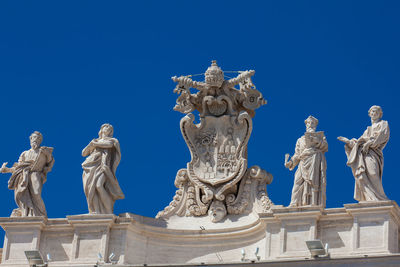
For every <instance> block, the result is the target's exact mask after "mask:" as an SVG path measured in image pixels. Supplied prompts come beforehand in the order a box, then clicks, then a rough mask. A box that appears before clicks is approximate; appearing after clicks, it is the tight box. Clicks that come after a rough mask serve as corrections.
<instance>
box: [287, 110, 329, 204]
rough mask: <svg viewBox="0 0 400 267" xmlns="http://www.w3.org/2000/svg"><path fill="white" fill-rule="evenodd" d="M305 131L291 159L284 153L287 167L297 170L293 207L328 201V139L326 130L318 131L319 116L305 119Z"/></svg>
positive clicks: (292, 200)
mask: <svg viewBox="0 0 400 267" xmlns="http://www.w3.org/2000/svg"><path fill="white" fill-rule="evenodd" d="M304 123H305V125H306V132H305V133H304V135H303V136H302V137H300V138H299V139H298V140H297V142H296V148H295V153H294V155H293V156H292V158H291V159H290V160H288V159H289V154H286V155H285V167H286V168H288V169H289V170H293V169H294V168H295V167H296V166H298V167H297V170H296V173H295V176H294V183H293V189H292V198H291V201H290V204H289V206H290V207H298V206H309V205H310V206H322V207H325V202H326V160H325V155H324V154H325V152H327V151H328V143H327V141H326V137H325V135H324V132H316V129H317V125H318V120H317V119H316V118H314V117H313V116H309V117H308V118H307V119H306V120H305V121H304Z"/></svg>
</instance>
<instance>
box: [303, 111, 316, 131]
mask: <svg viewBox="0 0 400 267" xmlns="http://www.w3.org/2000/svg"><path fill="white" fill-rule="evenodd" d="M304 123H305V124H306V130H307V132H315V130H316V129H317V125H318V119H317V118H314V117H313V116H311V115H310V116H308V118H307V119H306V120H305V121H304Z"/></svg>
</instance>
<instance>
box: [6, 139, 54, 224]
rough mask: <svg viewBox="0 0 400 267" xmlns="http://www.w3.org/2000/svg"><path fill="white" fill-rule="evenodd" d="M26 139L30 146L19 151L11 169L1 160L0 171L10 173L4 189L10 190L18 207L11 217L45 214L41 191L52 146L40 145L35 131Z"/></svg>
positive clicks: (52, 161) (50, 167)
mask: <svg viewBox="0 0 400 267" xmlns="http://www.w3.org/2000/svg"><path fill="white" fill-rule="evenodd" d="M29 139H30V144H31V149H29V150H26V151H24V152H22V154H21V156H20V157H19V160H18V162H16V163H14V165H13V166H12V168H7V162H5V163H3V165H2V167H1V169H0V172H1V173H12V175H11V177H10V180H9V181H8V188H9V189H11V190H14V197H15V202H16V203H17V206H18V208H17V209H14V210H13V212H12V214H11V217H25V216H47V213H46V207H45V205H44V202H43V199H42V196H41V193H42V187H43V184H44V183H45V182H46V178H47V173H48V172H50V171H51V169H52V167H53V164H54V158H53V155H52V152H53V148H52V147H45V146H40V144H41V143H42V140H43V136H42V134H41V133H39V132H37V131H35V132H33V133H32V134H31V136H30V137H29Z"/></svg>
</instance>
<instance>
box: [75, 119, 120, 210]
mask: <svg viewBox="0 0 400 267" xmlns="http://www.w3.org/2000/svg"><path fill="white" fill-rule="evenodd" d="M113 133H114V128H113V127H112V125H111V124H108V123H105V124H103V125H102V126H101V127H100V131H99V138H96V139H93V140H92V141H90V143H89V144H88V145H87V146H86V147H85V148H84V149H83V150H82V156H83V157H87V158H86V160H85V161H84V162H83V163H82V168H83V174H82V180H83V189H84V191H85V196H86V200H87V204H88V209H89V213H90V214H113V211H114V203H115V201H116V200H117V199H123V198H124V197H125V196H124V194H123V193H122V190H121V188H120V186H119V183H118V180H117V177H116V171H117V167H118V165H119V162H120V160H121V150H120V146H119V142H118V139H116V138H113Z"/></svg>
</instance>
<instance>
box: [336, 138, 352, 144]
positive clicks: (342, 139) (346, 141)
mask: <svg viewBox="0 0 400 267" xmlns="http://www.w3.org/2000/svg"><path fill="white" fill-rule="evenodd" d="M337 139H338V140H339V141H342V142H343V143H346V144H348V143H350V140H349V139H348V138H346V137H343V136H339V137H338V138H337Z"/></svg>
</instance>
